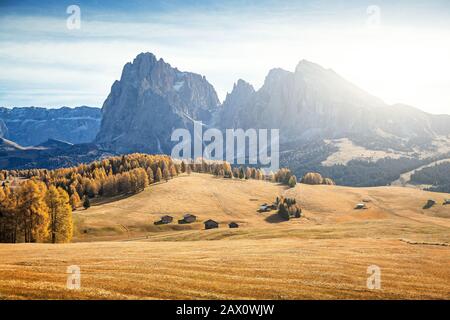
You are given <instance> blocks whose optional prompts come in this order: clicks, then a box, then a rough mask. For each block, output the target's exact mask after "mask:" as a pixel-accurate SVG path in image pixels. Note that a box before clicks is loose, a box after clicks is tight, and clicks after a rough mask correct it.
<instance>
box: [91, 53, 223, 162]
mask: <svg viewBox="0 0 450 320" xmlns="http://www.w3.org/2000/svg"><path fill="white" fill-rule="evenodd" d="M219 104H220V102H219V99H218V97H217V93H216V91H215V90H214V87H213V86H212V85H211V84H210V83H209V82H208V81H207V80H206V78H205V77H204V76H201V75H199V74H195V73H191V72H182V71H180V70H178V69H177V68H173V67H172V66H171V65H170V64H168V63H166V62H165V61H164V60H163V59H162V58H161V59H159V60H158V59H157V58H156V56H155V55H153V54H152V53H141V54H139V55H138V56H137V57H136V58H135V59H134V60H133V62H132V63H127V64H126V65H125V67H124V69H123V72H122V76H121V79H120V81H116V82H115V83H114V85H113V86H112V88H111V93H110V94H109V96H108V98H107V99H106V101H105V103H104V104H103V119H102V125H101V128H100V132H99V134H98V135H97V139H96V142H98V143H100V144H102V145H103V146H105V147H106V148H108V149H111V150H113V151H120V152H130V151H146V152H153V153H155V152H157V153H159V152H165V153H167V152H169V153H170V149H171V148H170V145H171V142H170V133H169V132H171V131H172V129H173V128H185V127H187V126H188V125H189V123H190V122H192V120H201V121H209V120H210V119H211V117H212V113H213V112H214V111H215V110H217V109H218V107H219Z"/></svg>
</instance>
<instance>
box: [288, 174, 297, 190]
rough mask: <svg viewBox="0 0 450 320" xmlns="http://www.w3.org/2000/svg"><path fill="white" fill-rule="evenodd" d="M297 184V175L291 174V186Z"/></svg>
mask: <svg viewBox="0 0 450 320" xmlns="http://www.w3.org/2000/svg"><path fill="white" fill-rule="evenodd" d="M296 184H297V177H296V176H291V177H290V178H289V187H291V188H294V187H295V185H296Z"/></svg>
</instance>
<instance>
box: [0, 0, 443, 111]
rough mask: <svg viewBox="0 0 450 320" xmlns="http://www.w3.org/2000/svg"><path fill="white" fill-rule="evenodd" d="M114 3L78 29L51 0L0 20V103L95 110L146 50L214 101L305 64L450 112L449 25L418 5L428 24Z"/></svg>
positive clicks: (297, 11) (326, 7)
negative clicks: (209, 90) (196, 79)
mask: <svg viewBox="0 0 450 320" xmlns="http://www.w3.org/2000/svg"><path fill="white" fill-rule="evenodd" d="M236 2H237V1H235V3H236ZM382 2H383V1H382ZM90 3H92V2H90ZM334 3H336V2H334ZM410 3H411V2H410ZM116 4H117V3H116V2H113V5H111V7H108V8H107V10H106V9H105V10H104V11H102V9H101V8H99V7H92V6H90V5H88V4H86V5H83V4H82V5H81V17H82V24H81V29H80V30H68V29H67V28H66V17H67V14H66V13H65V7H64V6H62V5H59V7H58V8H59V10H60V11H58V10H55V9H52V10H49V12H50V13H49V14H47V15H46V14H43V13H42V12H40V13H39V15H30V13H29V11H26V10H21V9H17V8H16V9H15V10H12V9H11V10H6V12H4V13H3V14H0V70H2V71H1V72H0V105H7V106H14V105H18V104H20V105H24V104H25V103H26V102H29V104H30V105H31V104H33V105H44V106H60V105H69V106H73V105H81V104H91V105H96V106H101V105H102V103H103V101H104V99H105V98H106V96H107V94H108V92H109V89H110V86H111V84H112V83H113V81H114V80H115V79H118V78H119V77H120V73H121V70H122V67H123V65H124V64H125V63H126V62H128V61H131V60H132V59H133V58H134V57H135V56H136V55H137V54H138V53H140V52H144V51H150V52H153V53H155V54H156V55H157V56H158V57H163V58H164V60H166V61H168V62H170V63H171V64H172V65H173V66H176V67H178V68H179V69H181V70H185V71H193V72H197V73H200V74H203V75H205V76H206V77H207V79H208V80H209V81H210V82H211V83H212V84H213V85H214V86H215V88H216V90H217V91H218V92H219V95H220V97H221V98H224V96H225V94H226V92H227V91H229V90H230V89H231V88H232V85H233V83H234V82H235V81H236V80H237V79H238V78H243V79H245V80H247V81H249V82H251V83H253V84H254V85H255V86H256V87H258V86H261V85H262V83H263V81H264V77H265V75H266V74H267V72H268V70H269V69H271V68H274V67H282V68H285V69H289V70H292V69H294V68H295V65H296V64H297V63H298V61H299V60H301V59H304V58H305V59H308V60H312V61H315V62H317V63H319V64H322V65H324V66H325V67H330V68H333V69H335V71H337V72H338V73H340V74H342V75H343V76H344V77H346V78H348V79H349V80H351V81H353V82H354V83H355V84H357V85H359V86H361V87H362V88H364V89H366V90H367V91H369V92H371V93H373V94H375V95H378V96H379V97H381V98H382V99H384V100H386V101H387V102H391V103H395V102H404V103H409V104H412V105H416V106H418V107H421V108H423V109H424V110H426V111H430V112H435V113H439V112H441V113H443V112H446V113H450V93H449V92H448V90H446V88H448V87H450V62H449V60H448V56H450V44H449V43H448V41H446V39H449V37H450V27H449V25H448V24H447V25H445V22H443V21H445V20H442V15H439V14H437V13H434V14H435V16H433V15H432V12H434V11H435V10H434V9H433V10H431V9H430V8H428V11H427V10H424V9H423V8H422V12H424V13H425V15H428V16H433V17H434V18H435V19H434V20H433V21H431V20H430V19H427V20H423V18H422V19H419V20H418V19H416V18H415V13H416V10H414V8H411V7H408V8H407V9H408V10H409V11H408V10H406V11H405V10H403V11H398V10H397V9H396V8H395V7H392V6H388V5H387V4H386V6H385V7H381V8H382V10H383V11H382V12H383V20H382V21H383V24H382V26H381V27H380V28H379V29H377V30H370V29H367V28H366V25H365V22H366V19H367V15H366V8H367V7H366V5H367V4H366V3H365V1H350V2H346V4H345V5H344V4H340V5H336V4H334V5H330V2H327V1H307V2H295V4H294V3H292V2H289V1H282V2H280V1H275V2H274V1H264V2H260V4H259V5H258V3H257V2H254V1H248V3H247V5H243V6H241V7H239V6H235V7H233V6H232V4H233V3H231V4H230V3H228V4H227V5H226V6H221V5H218V4H215V5H211V6H209V7H208V6H207V5H205V4H203V3H202V2H199V3H195V4H192V3H187V4H186V5H183V6H177V4H178V2H176V1H175V2H173V1H172V2H170V1H169V5H168V6H163V5H160V6H159V7H158V6H156V7H155V8H154V10H149V9H148V8H147V7H145V6H144V5H143V6H142V7H144V8H146V9H145V10H144V9H142V10H138V9H136V8H140V6H139V3H136V2H134V3H133V4H132V5H131V9H130V8H128V9H123V10H121V7H118V6H117V5H116ZM441 5H443V4H441V2H440V1H437V2H436V3H435V6H436V7H439V6H441ZM52 8H53V7H52ZM133 8H134V9H133ZM403 9H404V8H403ZM396 10H397V11H396ZM23 12H25V13H26V14H24V13H23ZM405 12H406V13H410V16H407V17H406V18H405ZM406 15H407V14H406ZM444 15H445V14H444ZM46 92H47V94H46Z"/></svg>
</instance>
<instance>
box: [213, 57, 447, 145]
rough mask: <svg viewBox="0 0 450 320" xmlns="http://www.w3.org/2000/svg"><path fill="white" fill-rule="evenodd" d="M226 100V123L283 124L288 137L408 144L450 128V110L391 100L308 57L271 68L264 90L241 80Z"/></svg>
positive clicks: (427, 139)
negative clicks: (430, 110)
mask: <svg viewBox="0 0 450 320" xmlns="http://www.w3.org/2000/svg"><path fill="white" fill-rule="evenodd" d="M223 106H224V107H223V110H222V116H221V117H220V119H221V120H222V121H221V125H222V127H223V128H227V127H240V128H280V129H281V130H282V132H280V136H281V139H282V141H283V142H290V141H311V140H320V139H340V138H350V139H351V140H353V141H354V142H356V143H358V144H360V145H364V146H365V147H371V148H393V149H407V148H412V147H413V146H415V145H416V144H420V145H422V146H423V145H424V143H427V142H428V143H429V142H431V141H432V140H433V139H435V138H436V137H438V136H447V135H449V134H450V116H446V115H442V116H436V115H431V114H427V113H425V112H423V111H420V110H418V109H416V108H413V107H409V106H405V105H394V106H390V105H387V104H385V103H384V102H383V101H382V100H380V99H378V98H376V97H374V96H372V95H370V94H368V93H366V92H364V91H363V90H361V89H359V88H358V87H356V86H355V85H353V84H351V83H350V82H348V81H346V80H345V79H343V78H342V77H340V76H339V75H337V74H336V73H335V72H334V71H332V70H327V69H324V68H322V67H321V66H319V65H317V64H314V63H311V62H308V61H305V60H303V61H301V62H300V63H299V64H298V65H297V68H296V69H295V72H289V71H286V70H282V69H273V70H271V71H270V72H269V74H268V75H267V77H266V79H265V82H264V85H263V86H262V87H261V89H259V90H258V91H255V90H254V89H253V87H252V86H251V85H250V84H248V83H246V82H245V81H243V80H239V81H238V82H237V84H236V85H235V86H234V88H233V91H232V92H231V93H230V94H228V95H227V97H226V99H225V101H224V104H223ZM411 150H412V149H411Z"/></svg>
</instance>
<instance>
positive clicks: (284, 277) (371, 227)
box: [0, 174, 450, 299]
mask: <svg viewBox="0 0 450 320" xmlns="http://www.w3.org/2000/svg"><path fill="white" fill-rule="evenodd" d="M278 195H285V196H289V197H295V198H296V199H297V201H298V203H299V204H300V205H301V207H302V209H303V213H304V216H303V217H302V218H300V219H295V220H290V221H280V220H279V219H278V217H277V215H276V214H275V212H272V213H258V212H257V209H258V207H259V205H261V204H262V203H264V202H268V203H269V202H272V201H273V200H274V199H275V197H276V196H278ZM449 197H450V195H449V194H438V193H429V192H425V191H421V190H416V189H409V188H400V187H379V188H348V187H339V186H309V185H297V187H295V188H294V189H287V188H286V187H284V186H281V185H278V184H273V183H269V182H263V181H254V180H248V181H240V180H228V179H220V178H216V177H213V176H210V175H201V174H192V175H190V176H187V175H184V176H180V177H178V178H176V179H173V180H171V181H169V182H167V183H160V184H157V185H152V186H151V187H149V188H148V189H146V190H145V191H144V192H141V193H140V194H137V195H134V196H131V197H122V198H117V199H112V200H109V201H102V200H98V201H97V202H96V203H95V202H94V205H93V206H92V207H91V208H89V209H88V210H78V211H76V212H75V213H74V220H75V229H76V230H75V237H74V242H75V243H72V244H57V245H51V244H15V245H13V244H1V245H0V299H13V298H18V299H42V298H45V299H70V298H76V299H449V298H450V246H449V244H450V206H443V205H442V202H443V200H444V199H445V198H449ZM428 199H434V200H436V201H437V203H438V204H437V205H436V206H434V207H432V208H431V209H428V210H424V209H422V207H423V205H424V204H425V202H426V201H427V200H428ZM363 200H365V201H367V206H368V209H367V210H354V206H355V204H356V203H359V202H361V201H363ZM187 212H189V213H193V214H195V215H197V216H198V219H199V221H198V222H196V223H194V224H190V225H178V224H176V221H175V222H174V223H172V224H170V225H160V226H155V225H153V222H154V221H156V220H158V219H159V217H160V216H161V215H164V214H169V215H171V216H173V217H174V220H177V219H179V218H181V216H182V215H183V214H184V213H187ZM210 218H211V219H214V220H216V221H218V222H219V223H220V228H219V229H215V230H203V224H202V221H204V220H207V219H210ZM231 221H236V222H238V223H239V224H240V228H239V229H228V228H227V225H226V224H227V223H228V222H231ZM70 265H78V266H80V268H81V289H80V290H69V289H67V288H66V279H67V274H66V273H65V272H66V268H67V267H68V266H70ZM370 265H377V266H379V267H380V268H381V289H379V290H370V289H368V288H367V285H366V281H367V278H368V277H369V274H367V268H368V266H370Z"/></svg>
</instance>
